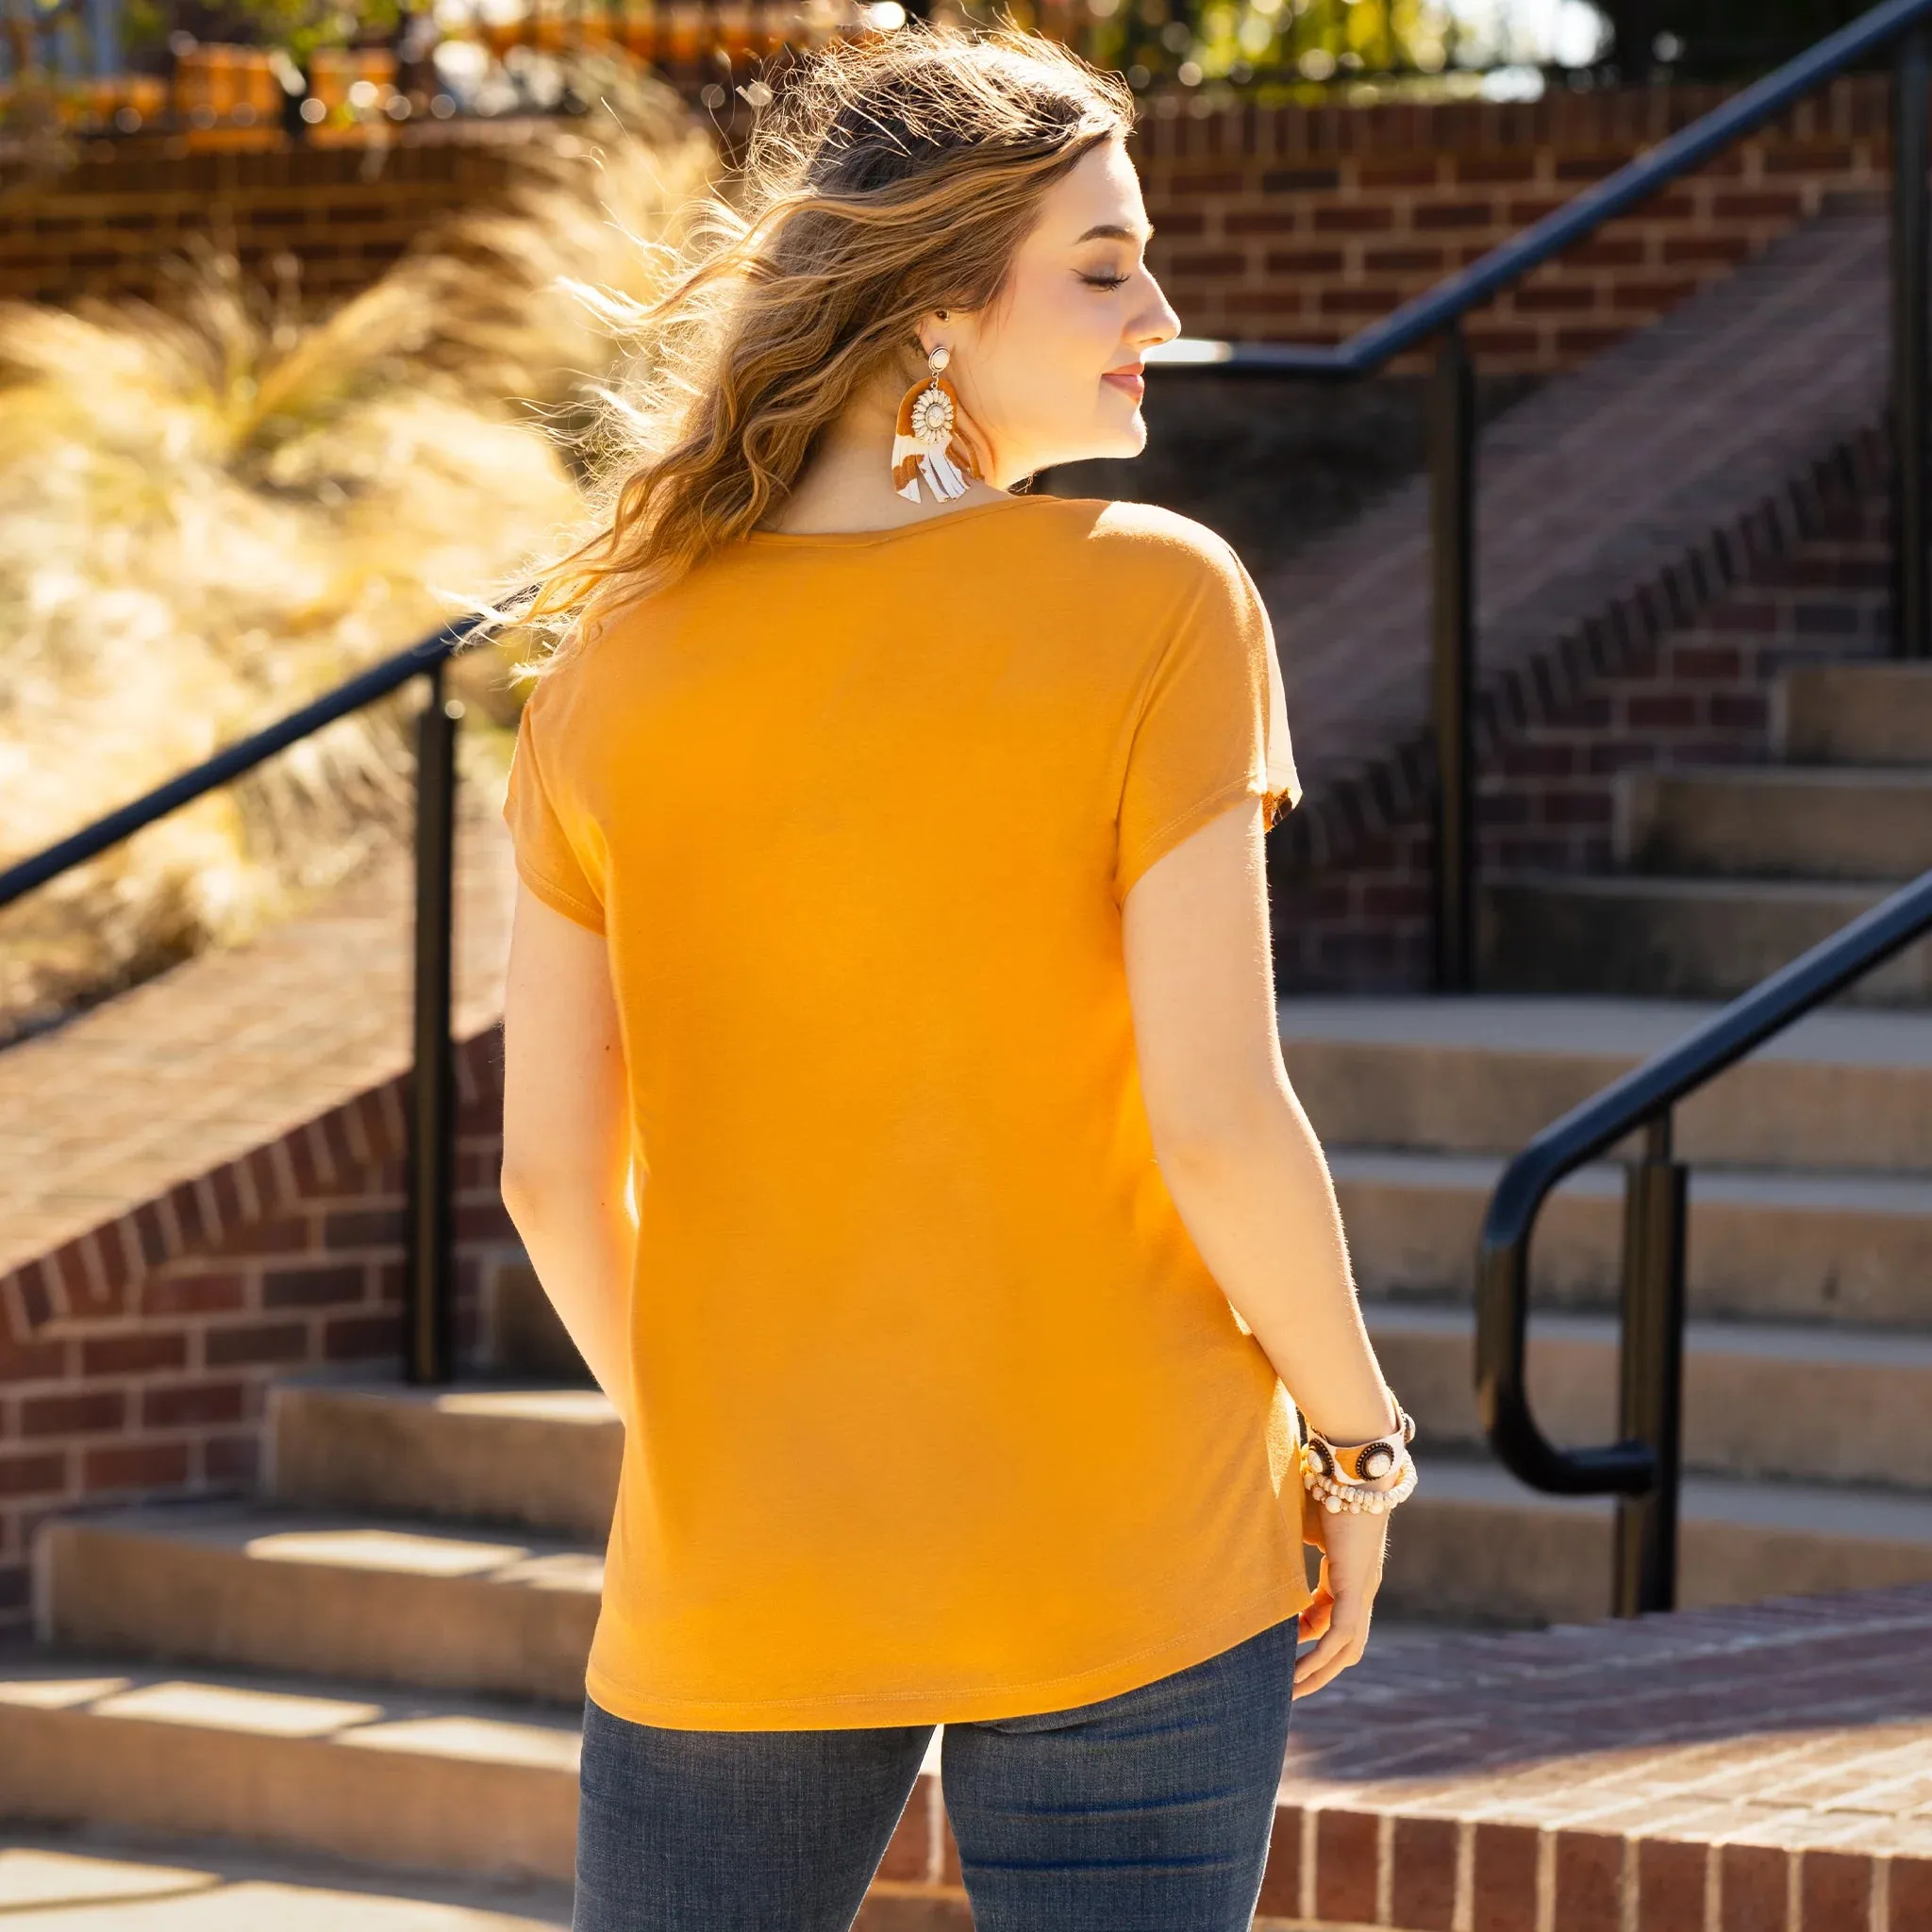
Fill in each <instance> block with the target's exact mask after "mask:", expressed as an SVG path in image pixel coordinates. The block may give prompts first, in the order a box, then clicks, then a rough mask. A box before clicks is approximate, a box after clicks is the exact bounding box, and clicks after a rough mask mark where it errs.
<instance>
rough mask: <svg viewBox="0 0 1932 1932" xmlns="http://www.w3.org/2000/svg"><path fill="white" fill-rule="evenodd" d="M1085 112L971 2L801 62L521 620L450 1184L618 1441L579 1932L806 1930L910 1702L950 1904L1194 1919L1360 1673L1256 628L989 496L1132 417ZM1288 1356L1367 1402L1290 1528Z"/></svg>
mask: <svg viewBox="0 0 1932 1932" xmlns="http://www.w3.org/2000/svg"><path fill="white" fill-rule="evenodd" d="M1131 115H1132V100H1131V96H1130V95H1129V94H1128V93H1127V92H1126V91H1125V89H1124V87H1123V86H1122V85H1121V83H1120V82H1119V81H1118V80H1117V79H1115V78H1113V77H1111V76H1108V75H1102V74H1099V73H1096V72H1094V71H1093V70H1091V68H1089V67H1087V66H1086V65H1084V64H1083V63H1082V62H1080V61H1078V60H1077V59H1075V58H1074V57H1072V56H1071V55H1068V54H1067V53H1065V52H1064V51H1062V50H1061V49H1059V48H1058V46H1057V45H1055V44H1054V43H1052V42H1046V41H1042V40H1037V39H1033V38H1031V37H1028V36H1025V35H1023V34H1018V33H1013V32H1002V33H998V34H994V35H990V36H986V37H982V38H977V39H972V38H966V37H961V36H958V35H956V34H951V33H944V32H934V31H927V30H924V29H911V28H908V29H907V30H905V31H904V32H901V33H899V34H895V35H892V36H891V37H889V38H884V39H880V40H877V41H874V42H870V43H868V44H865V45H862V46H858V47H849V48H843V49H840V50H836V51H833V52H829V53H826V54H824V55H823V56H821V57H818V58H817V59H816V60H815V61H814V62H813V63H812V64H811V65H809V66H808V68H807V70H806V71H805V73H804V74H803V75H802V77H800V78H799V79H798V80H797V81H796V82H795V83H794V84H793V86H792V87H791V88H790V89H789V90H788V91H787V92H786V93H785V94H784V95H783V96H781V98H780V100H779V102H778V104H777V106H776V107H775V108H774V110H773V112H772V114H771V115H770V116H769V117H768V125H765V126H764V127H762V128H760V129H759V130H758V133H757V135H756V138H755V141H754V144H753V146H752V148H751V150H750V151H749V158H748V160H747V162H746V164H745V181H744V184H743V194H742V196H741V200H740V202H739V204H738V211H737V212H736V213H733V212H730V211H729V210H726V209H724V208H722V207H720V208H715V209H713V211H712V213H711V216H710V218H709V220H708V225H706V227H705V228H704V229H703V231H702V232H701V233H699V234H698V235H697V236H695V238H694V239H693V240H692V241H691V242H690V244H689V246H690V249H691V258H690V259H688V260H687V261H686V262H685V263H684V264H683V268H682V273H681V275H680V276H679V277H678V278H677V279H676V280H675V281H674V283H673V284H672V286H671V288H670V291H669V292H668V293H667V294H666V295H665V297H664V298H663V300H662V301H661V302H660V303H659V304H658V306H657V308H654V309H652V310H650V311H647V312H646V313H644V314H643V315H642V316H641V317H640V318H638V326H639V331H640V337H641V351H642V353H641V357H640V368H641V371H642V375H641V391H640V395H639V397H638V399H637V400H636V401H635V403H634V404H633V405H632V407H631V408H630V409H629V411H628V417H629V420H630V421H632V422H633V423H635V424H637V425H641V427H640V428H639V431H638V435H639V448H638V450H637V452H636V454H635V457H634V458H633V460H632V464H631V467H630V469H629V471H628V474H627V475H625V479H624V481H623V484H622V487H621V489H620V490H619V491H618V492H617V494H616V495H615V497H614V499H613V501H612V504H611V506H610V509H609V512H608V516H607V517H606V518H605V519H604V521H603V523H602V525H601V526H600V527H599V528H598V530H597V532H596V533H595V534H594V535H593V536H592V537H591V540H590V541H588V542H587V543H586V544H585V545H583V546H582V547H581V548H579V549H578V550H576V551H575V553H574V554H573V555H572V556H571V557H569V558H566V559H565V560H564V561H563V562H561V563H560V564H559V565H558V566H557V567H556V568H555V569H554V570H553V571H552V572H551V573H550V575H548V577H547V579H546V581H545V585H544V589H543V592H542V596H541V599H540V608H541V609H542V610H544V611H547V612H549V613H551V614H552V615H555V616H558V617H560V618H561V620H562V621H563V624H564V630H563V641H562V644H561V646H560V647H559V649H558V651H557V653H556V654H555V655H554V656H553V657H552V658H550V659H549V660H548V661H547V663H546V665H545V667H544V669H543V675H541V679H540V681H539V682H538V684H537V687H536V689H535V691H534V693H533V694H532V696H531V698H530V701H529V704H528V707H527V709H526V710H525V715H524V721H523V725H522V729H521V733H520V736H519V741H518V748H517V752H516V758H515V763H514V768H513V772H512V779H511V790H510V795H509V800H508V807H507V816H508V820H509V823H510V825H511V827H512V829H513V832H514V836H515V841H516V850H517V859H518V866H519V871H520V874H521V878H522V887H521V895H520V898H519V901H518V906H517V911H516V920H515V931H514V938H513V941H512V950H511V959H510V971H509V987H508V1009H507V1014H506V1022H505V1031H506V1092H505V1142H504V1174H503V1189H504V1197H505V1199H506V1201H507V1202H508V1205H509V1208H510V1211H511V1213H512V1214H513V1215H514V1216H515V1219H516V1223H517V1225H518V1227H519V1229H520V1230H521V1231H522V1232H523V1234H524V1236H525V1240H526V1241H527V1243H528V1247H529V1252H530V1254H531V1257H532V1258H533V1260H534V1262H535V1265H536V1268H537V1271H538V1273H539V1274H540V1276H541V1279H542V1281H543V1284H544V1287H545V1289H546V1291H548V1293H549V1295H550V1296H551V1298H552V1300H553V1301H554V1302H555V1304H556V1306H557V1308H558V1313H559V1314H560V1316H561V1318H562V1320H563V1321H564V1323H565V1324H566V1326H567V1327H568V1328H569V1330H570V1332H571V1334H572V1335H573V1336H574V1337H575V1341H576V1342H577V1344H578V1346H579V1348H580V1349H581V1350H582V1353H583V1356H584V1358H585V1360H586V1361H587V1362H588V1363H589V1365H590V1367H591V1371H592V1373H593V1374H595V1376H596V1378H597V1380H598V1381H599V1383H600V1384H601V1385H602V1386H603V1388H604V1390H605V1391H607V1393H608V1395H609V1397H610V1400H611V1402H612V1403H613V1404H614V1405H615V1406H616V1407H617V1409H618V1412H619V1413H620V1415H621V1416H622V1418H623V1421H624V1423H625V1457H624V1464H623V1477H622V1485H621V1491H620V1495H619V1499H618V1505H617V1511H616V1518H615V1522H614V1524H613V1525H612V1529H611V1535H610V1543H609V1550H608V1566H607V1580H606V1584H605V1591H604V1599H603V1607H602V1614H601V1617H600V1620H599V1623H598V1625H597V1632H596V1639H595V1643H594V1647H593V1650H592V1653H591V1660H590V1668H589V1674H588V1678H587V1691H588V1696H587V1701H586V1706H585V1730H584V1757H583V1769H582V1780H581V1783H582V1807H581V1813H580V1819H581V1822H580V1826H579V1840H578V1865H577V1905H576V1919H575V1924H576V1925H577V1927H578V1928H580V1932H642V1928H652V1932H658V1928H663V1932H670V1928H676V1932H727V1928H730V1932H737V1928H744V1932H751V1928H758V1932H820V1928H835V1927H844V1926H847V1925H849V1924H850V1923H851V1921H852V1918H853V1915H854V1914H855V1912H856V1911H857V1909H858V1905H859V1902H860V1899H861V1896H862V1894H863V1893H864V1891H865V1890H866V1887H867V1884H868V1882H869V1880H870V1879H871V1877H872V1876H873V1874H874V1870H875V1869H876V1867H877V1866H878V1864H879V1862H880V1858H881V1855H882V1853H883V1851H884V1848H885V1846H886V1843H887V1840H888V1839H889V1838H890V1837H891V1833H892V1830H893V1827H894V1824H895V1823H896V1821H897V1820H898V1818H899V1815H900V1813H901V1810H902V1808H903V1807H904V1806H905V1803H906V1801H907V1798H908V1794H909V1792H910V1790H911V1788H912V1785H913V1782H914V1779H915V1778H916V1776H917V1774H918V1772H919V1769H920V1764H921V1760H922V1758H923V1757H924V1754H925V1751H926V1748H927V1745H928V1743H929V1741H930V1740H931V1739H932V1736H933V1731H934V1727H935V1725H937V1724H944V1725H945V1727H946V1728H945V1732H944V1738H943V1747H942V1768H941V1782H942V1789H943V1794H944V1799H945V1803H946V1807H947V1811H948V1813H949V1815H950V1819H951V1823H952V1828H953V1831H954V1833H955V1835H956V1837H957V1839H958V1848H959V1857H960V1863H961V1867H962V1872H963V1879H964V1884H965V1887H966V1890H967V1891H968V1893H969V1894H970V1897H971V1901H972V1906H973V1910H974V1922H975V1924H977V1926H978V1927H979V1932H1022V1928H1024V1932H1101V1928H1105V1932H1136V1928H1142V1927H1144V1928H1149V1932H1152V1928H1160V1932H1175V1928H1187V1932H1221V1928H1226V1932H1234V1928H1236V1927H1244V1926H1246V1925H1247V1924H1248V1922H1249V1918H1250V1915H1251V1914H1252V1912H1253V1910H1254V1907H1255V1902H1256V1897H1257V1890H1258V1887H1259V1883H1260V1875H1261V1869H1262V1864H1263V1861H1264V1859H1265V1857H1266V1853H1267V1847H1268V1837H1269V1827H1270V1824H1271V1821H1272V1818H1273V1812H1274V1792H1275V1787H1276V1783H1277V1780H1278V1777H1279V1774H1280V1770H1281V1764H1282V1757H1283V1752H1284V1749H1285V1743H1286V1735H1287V1728H1288V1723H1289V1715H1290V1706H1291V1699H1292V1698H1293V1697H1295V1696H1303V1695H1307V1693H1308V1692H1310V1691H1314V1690H1316V1689H1318V1688H1319V1687H1321V1686H1322V1685H1324V1684H1325V1683H1327V1682H1329V1681H1330V1680H1331V1679H1332V1678H1333V1677H1334V1676H1335V1674H1336V1673H1337V1672H1339V1671H1341V1670H1343V1669H1345V1668H1346V1667H1348V1666H1349V1665H1350V1664H1352V1663H1353V1662H1355V1661H1356V1659H1357V1658H1358V1657H1360V1656H1361V1654H1362V1648H1363V1644H1364V1641H1365V1640H1366V1637H1367V1633H1368V1625H1369V1612H1370V1606H1371V1604H1372V1602H1373V1599H1374V1593H1375V1589H1376V1585H1377V1582H1378V1580H1379V1576H1380V1572H1381V1564H1382V1545H1383V1526H1384V1522H1385V1513H1386V1508H1387V1507H1392V1504H1393V1502H1394V1501H1398V1500H1400V1497H1401V1496H1402V1495H1403V1494H1405V1493H1406V1492H1407V1484H1408V1482H1409V1481H1410V1480H1411V1478H1410V1475H1409V1471H1410V1469H1411V1465H1410V1463H1409V1461H1408V1457H1407V1450H1406V1449H1405V1448H1404V1446H1403V1441H1404V1437H1403V1432H1402V1424H1404V1422H1405V1421H1406V1418H1404V1417H1403V1416H1402V1414H1401V1411H1400V1409H1399V1407H1397V1405H1396V1404H1395V1403H1394V1402H1393V1400H1392V1398H1391V1394H1390V1391H1389V1390H1388V1389H1387V1387H1386V1385H1385V1383H1384V1381H1383V1378H1382V1376H1381V1374H1380V1372H1379V1370H1378V1368H1377V1366H1376V1363H1375V1359H1374V1354H1373V1353H1372V1351H1371V1349H1370V1346H1369V1343H1368V1341H1367V1338H1366V1335H1365V1334H1364V1331H1363V1328H1362V1324H1361V1321H1360V1317H1359V1315H1358V1312H1357V1307H1356V1302H1355V1296H1354V1292H1353V1288H1352V1284H1351V1282H1350V1278H1349V1273H1348V1263H1347V1257H1346V1253H1345V1250H1344V1247H1343V1243H1342V1236H1341V1225H1340V1223H1339V1220H1338V1217H1337V1213H1336V1208H1335V1200H1334V1194H1333V1190H1332V1188H1331V1186H1330V1183H1329V1178H1328V1174H1327V1171H1326V1168H1325V1166H1324V1161H1323V1158H1322V1156H1321V1152H1320V1149H1319V1148H1318V1146H1317V1144H1316V1141H1315V1140H1314V1137H1313V1135H1312V1133H1311V1131H1310V1129H1309V1127H1308V1124H1307V1120H1306V1118H1305V1117H1304V1115H1303V1113H1302V1111H1301V1109H1300V1108H1299V1106H1298V1105H1297V1103H1296V1101H1295V1098H1294V1095H1293V1093H1292V1092H1291V1090H1290V1087H1289V1084H1288V1079H1287V1075H1286V1073H1285V1071H1284V1069H1283V1066H1282V1062H1281V1057H1280V1051H1279V1047H1278V1044H1277V1041H1276V1036H1275V1030H1274V1002H1273V990H1272V984H1271V977H1270V962H1269V939H1268V926H1267V910H1266V901H1265V891H1264V880H1263V867H1262V832H1263V830H1264V827H1265V825H1266V824H1267V823H1268V822H1270V821H1271V820H1272V819H1273V817H1274V812H1275V811H1276V810H1277V809H1278V808H1279V807H1280V806H1281V805H1282V804H1284V803H1288V802H1291V801H1292V800H1293V798H1294V797H1295V795H1296V791H1297V785H1296V780H1295V776H1294V771H1293V766H1292V763H1291V758H1290V753H1289V742H1288V736H1287V726H1286V723H1285V720H1284V718H1283V716H1282V711H1281V698H1280V688H1279V678H1278V674H1277V672H1276V669H1275V665H1274V646H1273V643H1272V641H1271V638H1270V634H1269V629H1268V623H1267V618H1266V616H1265V614H1264V612H1263V609H1262V607H1261V604H1260V602H1259V600H1258V598H1257V594H1256V592H1255V589H1254V586H1253V584H1252V583H1251V581H1250V580H1249V578H1248V575H1247V574H1246V572H1245V571H1244V570H1243V569H1242V567H1241V564H1240V562H1239V561H1238V560H1237V559H1236V558H1235V557H1234V555H1233V553H1232V552H1231V551H1230V550H1229V549H1228V547H1227V545H1226V544H1225V543H1224V542H1223V541H1221V540H1220V539H1219V538H1217V537H1215V536H1214V535H1213V534H1212V533H1210V532H1209V531H1208V530H1206V529H1204V528H1202V527H1201V526H1200V525H1196V524H1193V523H1191V522H1189V521H1188V520H1186V519H1185V518H1182V517H1178V516H1175V515H1173V514H1171V513H1168V512H1166V511H1162V510H1158V509H1154V508H1148V507H1145V506H1141V505H1135V504H1114V503H1103V502H1096V501H1089V500H1081V499H1056V498H1052V497H1047V496H1031V495H1026V494H1023V493H1019V486H1021V485H1023V484H1024V481H1025V480H1026V479H1027V478H1028V477H1029V476H1031V475H1033V474H1034V473H1036V472H1038V471H1039V470H1041V469H1042V468H1044V467H1046V466H1047V465H1049V464H1055V463H1063V462H1069V461H1073V460H1075V459H1078V458H1088V457H1101V456H1120V455H1124V454H1133V453H1137V452H1138V451H1139V450H1140V449H1141V445H1142V442H1143V441H1144V439H1145V430H1144V426H1143V425H1142V422H1141V413H1140V398H1141V373H1140V358H1141V354H1142V352H1143V351H1144V350H1146V349H1147V348H1148V347H1149V346H1150V345H1151V344H1153V343H1157V342H1160V341H1167V340H1168V339H1170V338H1171V337H1173V336H1174V334H1175V333H1176V330H1177V324H1176V321H1175V317H1174V312H1173V310H1172V309H1171V308H1169V307H1168V305H1167V302H1166V301H1165V299H1164V298H1163V296H1162V295H1161V292H1160V290H1159V289H1158V286H1157V285H1156V283H1155V281H1154V278H1153V277H1152V275H1149V273H1148V271H1147V267H1146V264H1145V262H1144V260H1143V258H1142V248H1143V245H1144V243H1145V242H1146V239H1147V235H1148V232H1149V231H1148V225H1147V220H1146V215H1145V212H1144V209H1143V208H1142V205H1141V193H1140V188H1139V184H1138V182H1137V180H1136V177H1135V174H1134V170H1133V166H1132V164H1131V162H1130V161H1129V159H1128V157H1127V153H1126V149H1125V146H1124V137H1125V136H1126V133H1127V131H1128V127H1129V125H1130V120H1131ZM1284 1385H1285V1386H1284ZM1288 1390H1292V1391H1293V1392H1294V1397H1295V1399H1296V1402H1297V1403H1298V1404H1300V1405H1301V1406H1302V1407H1303V1409H1304V1411H1305V1414H1306V1417H1307V1424H1308V1425H1309V1427H1310V1428H1312V1429H1314V1430H1318V1431H1320V1432H1321V1435H1322V1437H1323V1438H1325V1439H1326V1441H1329V1442H1332V1443H1333V1444H1336V1445H1341V1448H1342V1449H1343V1450H1344V1451H1345V1450H1347V1449H1348V1448H1350V1447H1354V1446H1358V1445H1363V1444H1366V1443H1368V1442H1370V1441H1371V1440H1372V1439H1381V1445H1380V1446H1379V1447H1378V1448H1377V1449H1376V1450H1375V1452H1374V1453H1373V1454H1372V1455H1370V1456H1369V1457H1366V1458H1365V1460H1363V1461H1361V1462H1360V1463H1357V1461H1356V1460H1354V1459H1351V1457H1349V1456H1348V1455H1347V1454H1345V1453H1344V1454H1342V1455H1341V1456H1340V1457H1339V1462H1326V1463H1324V1464H1323V1469H1324V1470H1325V1471H1326V1472H1327V1474H1329V1475H1332V1476H1333V1478H1334V1480H1333V1481H1332V1482H1328V1481H1326V1480H1325V1479H1324V1481H1323V1483H1322V1485H1321V1487H1322V1490H1323V1497H1322V1499H1321V1500H1324V1501H1326V1502H1328V1503H1329V1504H1330V1505H1331V1506H1333V1507H1335V1508H1337V1509H1339V1513H1329V1510H1328V1509H1325V1508H1323V1507H1319V1504H1318V1499H1317V1498H1316V1497H1315V1496H1313V1495H1311V1494H1310V1493H1309V1492H1308V1491H1307V1490H1305V1488H1304V1486H1303V1464H1304V1461H1305V1459H1306V1458H1305V1457H1303V1456H1302V1454H1301V1453H1300V1451H1299V1448H1298V1444H1297V1441H1296V1428H1297V1418H1296V1414H1295V1410H1294V1407H1292V1406H1291V1404H1290V1402H1289V1399H1288V1394H1287V1391H1288ZM1311 1441H1313V1443H1314V1452H1313V1453H1314V1454H1315V1456H1316V1457H1318V1458H1319V1457H1324V1456H1325V1455H1327V1453H1328V1452H1327V1451H1326V1450H1325V1449H1324V1448H1323V1446H1322V1443H1321V1442H1320V1441H1316V1440H1315V1439H1312V1438H1311ZM1310 1466H1311V1467H1312V1465H1310ZM1318 1474H1319V1472H1318ZM1343 1505H1346V1507H1342V1506H1343ZM1318 1518H1319V1520H1320V1524H1322V1525H1323V1526H1325V1530H1326V1535H1325V1538H1320V1537H1318V1536H1316V1535H1315V1534H1314V1532H1315V1530H1316V1527H1317V1519H1318ZM1305 1541H1325V1556H1324V1562H1323V1574H1322V1580H1321V1587H1320V1589H1319V1590H1318V1591H1314V1592H1311V1591H1310V1590H1309V1588H1308V1584H1307V1570H1306V1567H1305V1551H1304V1545H1305ZM1298 1635H1305V1636H1307V1637H1311V1638H1316V1639H1319V1641H1318V1642H1316V1644H1315V1646H1314V1648H1313V1649H1312V1650H1311V1651H1310V1652H1309V1653H1308V1655H1307V1656H1306V1657H1303V1658H1302V1659H1301V1660H1300V1662H1299V1663H1297V1661H1296V1657H1295V1649H1296V1639H1297V1636H1298Z"/></svg>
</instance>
